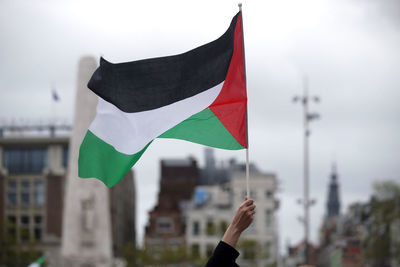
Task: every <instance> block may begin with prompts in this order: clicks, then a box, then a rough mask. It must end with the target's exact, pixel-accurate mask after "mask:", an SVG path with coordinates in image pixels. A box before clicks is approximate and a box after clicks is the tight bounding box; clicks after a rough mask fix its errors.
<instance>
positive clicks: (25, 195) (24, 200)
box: [21, 181, 30, 205]
mask: <svg viewBox="0 0 400 267" xmlns="http://www.w3.org/2000/svg"><path fill="white" fill-rule="evenodd" d="M29 186H30V183H29V181H22V182H21V204H22V205H29V200H30V194H29V189H30V188H29Z"/></svg>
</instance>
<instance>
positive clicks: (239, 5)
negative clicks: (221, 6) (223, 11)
mask: <svg viewBox="0 0 400 267" xmlns="http://www.w3.org/2000/svg"><path fill="white" fill-rule="evenodd" d="M238 7H239V10H240V11H241V10H242V3H239V4H238Z"/></svg>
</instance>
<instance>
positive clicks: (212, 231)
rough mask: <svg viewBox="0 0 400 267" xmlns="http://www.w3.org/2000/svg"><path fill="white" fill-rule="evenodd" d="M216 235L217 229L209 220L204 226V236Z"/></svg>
mask: <svg viewBox="0 0 400 267" xmlns="http://www.w3.org/2000/svg"><path fill="white" fill-rule="evenodd" d="M216 233H217V227H216V226H215V224H214V222H213V221H212V220H211V219H208V221H207V225H206V234H207V235H215V234H216Z"/></svg>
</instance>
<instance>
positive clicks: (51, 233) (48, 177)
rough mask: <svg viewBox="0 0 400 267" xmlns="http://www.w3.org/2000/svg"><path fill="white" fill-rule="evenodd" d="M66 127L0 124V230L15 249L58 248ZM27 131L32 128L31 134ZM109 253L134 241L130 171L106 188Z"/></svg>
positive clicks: (119, 251) (51, 250)
mask: <svg viewBox="0 0 400 267" xmlns="http://www.w3.org/2000/svg"><path fill="white" fill-rule="evenodd" d="M67 129H68V128H67V127H66V126H65V125H63V126H62V127H57V126H54V125H53V126H52V127H51V128H50V127H46V126H43V125H42V126H29V127H28V126H26V125H24V126H21V127H17V126H16V125H13V126H12V127H9V126H2V128H1V131H2V132H3V136H2V137H1V138H0V226H1V229H0V231H2V232H4V233H6V235H8V236H9V237H11V238H12V240H13V241H15V243H14V244H15V245H17V246H18V247H20V248H23V247H25V246H28V245H29V244H32V243H34V247H35V249H36V250H38V251H41V252H47V253H58V252H59V249H60V244H61V239H62V221H63V220H62V216H63V206H64V203H63V202H64V190H65V179H66V174H67V169H68V166H67V165H68V152H69V136H68V135H65V134H63V135H57V131H59V130H61V131H64V133H65V130H67ZM32 132H33V133H32ZM109 192H110V212H111V215H112V216H111V222H112V241H113V253H114V255H115V256H122V251H123V247H124V246H125V245H126V244H127V243H129V242H133V243H135V242H136V237H135V227H136V225H135V185H134V177H133V173H132V172H128V173H127V175H126V176H125V177H124V179H122V181H121V182H120V183H119V184H117V185H116V186H114V187H112V188H110V190H109Z"/></svg>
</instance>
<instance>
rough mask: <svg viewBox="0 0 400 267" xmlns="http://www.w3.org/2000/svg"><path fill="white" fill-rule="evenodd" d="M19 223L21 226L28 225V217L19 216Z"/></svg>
mask: <svg viewBox="0 0 400 267" xmlns="http://www.w3.org/2000/svg"><path fill="white" fill-rule="evenodd" d="M21 223H22V224H23V225H29V216H28V215H22V216H21Z"/></svg>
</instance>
